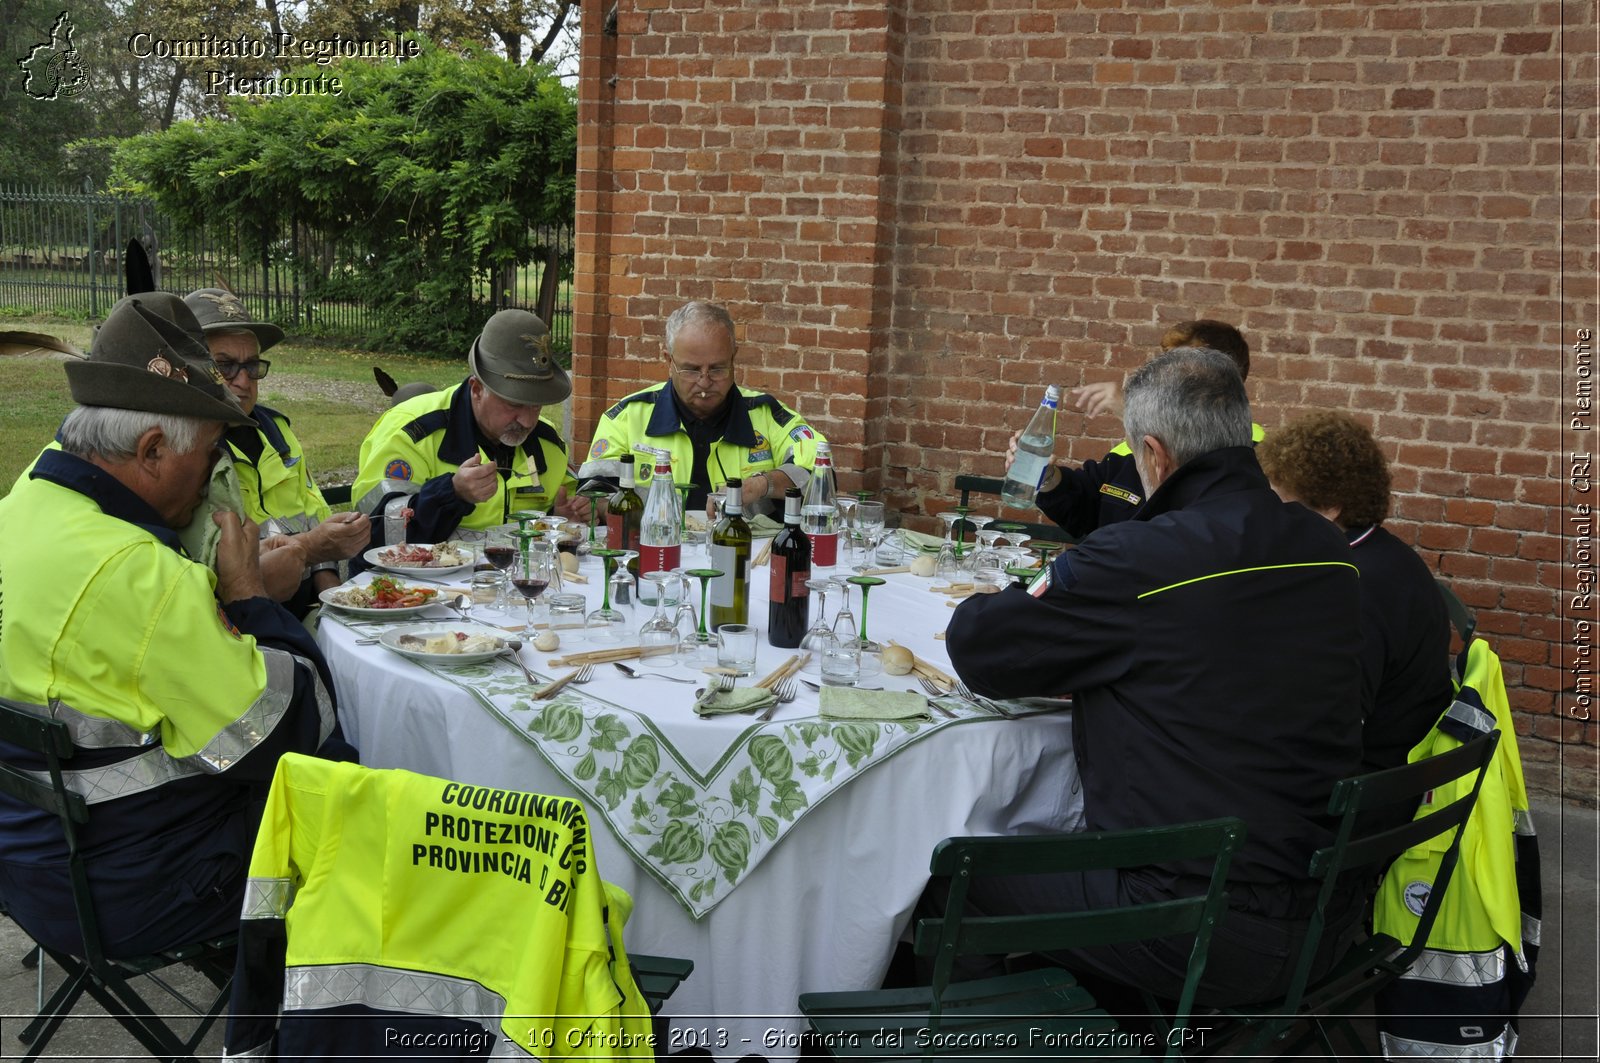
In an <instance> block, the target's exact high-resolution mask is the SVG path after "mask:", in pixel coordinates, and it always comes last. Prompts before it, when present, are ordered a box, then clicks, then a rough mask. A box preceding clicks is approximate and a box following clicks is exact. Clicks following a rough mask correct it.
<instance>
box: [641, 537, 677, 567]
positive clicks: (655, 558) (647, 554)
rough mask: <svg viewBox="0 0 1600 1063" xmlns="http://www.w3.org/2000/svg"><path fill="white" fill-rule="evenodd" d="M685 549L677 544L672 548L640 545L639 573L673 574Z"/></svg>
mask: <svg viewBox="0 0 1600 1063" xmlns="http://www.w3.org/2000/svg"><path fill="white" fill-rule="evenodd" d="M682 553H683V547H681V546H679V545H678V544H677V543H673V544H672V545H671V546H645V545H644V544H643V543H640V544H639V571H640V572H671V571H672V570H673V569H675V568H677V567H678V565H679V563H680V561H679V558H680V557H681V555H682Z"/></svg>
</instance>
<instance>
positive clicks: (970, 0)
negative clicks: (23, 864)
mask: <svg viewBox="0 0 1600 1063" xmlns="http://www.w3.org/2000/svg"><path fill="white" fill-rule="evenodd" d="M609 6H610V0H586V3H585V8H584V25H585V38H584V55H583V62H582V70H581V90H580V92H581V106H580V139H581V148H580V193H579V208H578V213H579V220H578V227H579V233H580V236H579V260H578V279H577V288H578V293H579V294H578V296H577V300H576V310H577V335H576V338H575V346H576V363H577V367H576V368H577V373H578V376H579V382H578V391H579V394H580V395H582V396H584V399H582V400H580V401H579V402H578V404H577V408H576V413H577V427H576V434H577V437H578V446H579V448H580V449H581V448H583V447H586V445H587V435H588V432H589V431H590V429H591V428H592V425H593V422H594V419H595V418H596V417H597V416H598V414H599V413H600V412H601V411H602V410H603V409H604V408H605V406H606V405H607V404H608V403H609V402H610V401H612V400H614V399H615V398H617V397H618V396H620V395H622V394H625V393H626V392H627V391H629V390H631V389H633V388H635V387H637V386H639V385H640V384H641V383H642V382H646V381H654V380H658V379H660V376H661V371H662V361H661V358H662V356H661V350H660V336H661V319H662V318H663V317H664V316H665V314H666V313H668V312H670V311H671V310H672V309H673V308H674V307H676V306H677V305H678V304H679V303H681V302H682V301H684V300H685V299H689V298H711V299H715V300H718V301H721V302H723V303H725V304H727V305H728V307H729V308H730V310H731V311H732V312H733V314H734V317H735V318H736V319H737V320H738V321H740V322H741V325H742V328H743V335H742V337H741V342H742V348H741V355H740V360H741V363H742V365H743V366H744V368H743V370H742V372H743V377H742V379H743V380H745V381H746V382H749V383H753V384H756V385H758V386H762V387H766V388H768V389H771V390H773V391H775V392H776V393H777V394H778V395H780V396H781V397H783V398H784V399H785V400H788V401H794V402H797V403H798V404H799V405H800V406H801V408H803V409H804V410H805V411H806V413H807V414H808V416H810V417H811V418H812V419H813V420H814V421H815V422H816V423H817V424H818V426H819V427H820V428H821V429H822V430H823V431H824V432H825V433H826V434H827V435H828V436H829V437H830V438H832V439H835V440H837V441H838V442H839V443H840V444H842V446H841V450H842V454H841V461H840V463H839V464H840V466H841V468H842V469H843V470H844V471H845V475H844V477H843V478H844V479H845V480H846V482H847V486H855V482H856V481H858V480H859V481H861V482H864V483H865V485H866V486H868V487H870V488H873V489H875V490H882V491H884V492H885V493H886V496H887V497H888V498H889V499H890V501H891V502H892V503H893V504H895V505H897V506H899V507H900V508H901V509H902V511H903V512H904V513H905V514H906V520H907V522H908V523H910V524H913V525H916V524H918V523H919V522H921V523H923V525H924V526H928V522H927V521H926V519H925V518H924V517H921V516H919V515H924V514H927V513H931V512H935V511H937V510H939V509H942V508H946V507H948V505H949V504H950V503H951V499H952V497H953V488H952V481H953V478H954V476H955V474H956V473H957V472H958V471H977V472H983V473H988V474H991V475H998V474H999V472H1000V469H1001V464H1002V459H1001V458H1000V457H999V453H1000V452H1001V451H1003V449H1004V445H1005V440H1006V437H1007V436H1008V435H1009V433H1010V432H1011V431H1012V430H1013V429H1014V428H1015V427H1017V426H1019V425H1020V423H1021V422H1022V421H1023V420H1024V419H1025V418H1026V417H1027V412H1026V410H1027V408H1030V407H1031V406H1032V405H1034V404H1036V403H1037V401H1038V398H1039V396H1040V394H1041V392H1042V390H1043V387H1044V385H1045V384H1046V383H1047V382H1057V383H1060V384H1063V385H1067V386H1072V385H1076V384H1078V383H1081V382H1087V381H1093V380H1105V379H1118V378H1120V377H1121V375H1122V374H1123V373H1124V372H1126V371H1127V370H1128V369H1130V368H1132V367H1133V366H1136V365H1138V364H1140V363H1141V362H1142V361H1143V360H1144V359H1145V358H1146V357H1148V355H1149V353H1150V352H1151V351H1153V350H1154V349H1155V346H1156V342H1157V339H1158V337H1159V336H1160V333H1161V331H1162V329H1163V323H1166V322H1171V321H1174V320H1178V319H1182V318H1187V317H1200V316H1206V317H1217V318H1221V319H1223V320H1228V321H1232V322H1235V323H1237V324H1239V325H1240V326H1241V327H1242V329H1243V330H1244V332H1245V334H1246V335H1247V336H1248V338H1249V339H1250V341H1251V345H1252V348H1253V351H1254V355H1253V361H1252V371H1251V376H1250V381H1249V390H1250V394H1251V399H1252V402H1253V404H1254V407H1255V413H1256V419H1257V420H1258V421H1260V422H1261V423H1262V424H1264V425H1266V426H1267V427H1268V429H1269V430H1270V429H1271V427H1272V426H1274V425H1276V424H1280V423H1283V422H1285V421H1287V420H1289V419H1292V418H1293V417H1294V416H1296V415H1297V414H1299V413H1301V412H1303V411H1305V410H1307V409H1310V408H1315V407H1325V406H1334V407H1343V408H1347V409H1350V410H1352V411H1354V412H1355V413H1356V414H1357V415H1358V416H1360V417H1361V418H1362V419H1363V420H1365V421H1366V422H1367V423H1369V424H1370V425H1371V426H1372V427H1373V429H1374V430H1375V431H1376V433H1377V434H1378V436H1379V438H1380V439H1381V440H1382V441H1383V443H1384V445H1385V447H1386V448H1387V451H1388V453H1389V455H1390V457H1391V460H1392V462H1393V466H1394V474H1395V489H1396V505H1395V515H1394V517H1393V519H1392V520H1391V522H1390V524H1389V527H1390V528H1391V530H1393V531H1394V532H1395V533H1396V534H1398V535H1400V536H1401V537H1402V538H1404V539H1406V540H1408V541H1410V542H1413V543H1414V544H1416V546H1417V548H1418V549H1419V551H1420V552H1421V553H1422V554H1423V556H1424V557H1425V558H1426V559H1427V561H1428V562H1429V564H1430V565H1431V566H1432V567H1433V568H1434V569H1435V570H1436V571H1437V572H1438V573H1440V574H1441V575H1443V576H1445V577H1446V578H1448V579H1449V580H1450V581H1451V583H1452V584H1453V586H1454V587H1455V589H1456V591H1457V593H1458V594H1459V595H1460V596H1461V597H1462V598H1463V600H1465V601H1466V602H1467V603H1468V605H1469V606H1471V607H1472V608H1473V609H1475V610H1476V612H1477V614H1478V617H1479V624H1480V629H1481V630H1482V631H1483V632H1485V633H1486V634H1487V635H1489V636H1490V637H1492V639H1493V640H1494V642H1495V644H1496V646H1497V648H1498V649H1499V651H1500V653H1501V656H1502V657H1503V659H1504V660H1505V662H1506V669H1507V681H1508V686H1509V687H1510V688H1511V697H1512V699H1513V703H1514V706H1515V707H1516V708H1517V709H1518V710H1519V713H1520V716H1519V730H1521V731H1522V732H1523V733H1524V738H1523V757H1524V760H1525V762H1526V763H1527V766H1528V772H1529V775H1530V779H1531V782H1532V785H1534V786H1536V787H1538V788H1539V789H1542V790H1544V791H1546V792H1566V793H1569V794H1572V795H1583V794H1588V795H1591V797H1592V795H1593V794H1594V792H1595V763H1596V759H1595V751H1596V745H1597V743H1600V731H1597V728H1596V727H1595V726H1594V725H1592V724H1589V723H1586V722H1584V721H1582V720H1579V719H1576V718H1574V714H1575V713H1577V712H1579V711H1582V707H1581V706H1580V705H1579V703H1578V702H1577V701H1576V700H1575V699H1574V698H1573V697H1572V696H1571V690H1572V686H1573V672H1572V667H1573V666H1574V665H1575V664H1579V663H1583V661H1581V660H1580V659H1579V658H1577V656H1576V655H1577V654H1578V653H1579V652H1580V651H1581V650H1582V649H1583V648H1584V647H1583V646H1581V645H1575V644H1572V643H1571V642H1569V638H1570V636H1571V635H1572V634H1573V633H1574V623H1575V621H1576V620H1577V619H1583V618H1585V617H1586V618H1587V619H1588V620H1590V621H1591V622H1593V621H1594V619H1595V614H1594V609H1593V607H1592V605H1591V606H1587V607H1586V608H1581V609H1577V610H1576V611H1575V610H1574V609H1573V608H1572V607H1571V602H1570V600H1569V599H1570V598H1571V592H1572V589H1573V587H1574V584H1575V579H1577V578H1581V571H1580V569H1579V568H1578V566H1576V565H1575V564H1574V563H1573V561H1574V553H1573V551H1574V550H1575V549H1576V545H1575V543H1574V542H1573V541H1572V540H1571V539H1564V538H1563V527H1564V525H1566V524H1568V523H1569V518H1570V517H1571V516H1572V514H1573V513H1574V512H1575V510H1574V509H1573V505H1574V503H1576V502H1577V501H1580V500H1581V499H1580V498H1578V497H1577V495H1576V490H1575V488H1573V487H1571V485H1570V484H1569V479H1570V478H1569V475H1568V473H1569V468H1568V466H1569V455H1570V454H1571V453H1572V452H1574V451H1582V450H1592V449H1593V448H1592V447H1591V446H1590V445H1589V443H1588V441H1587V437H1585V436H1583V435H1582V434H1581V433H1566V434H1565V437H1564V431H1563V427H1564V425H1566V424H1567V418H1568V415H1569V412H1570V411H1569V409H1568V408H1569V407H1570V406H1571V404H1572V393H1573V388H1574V379H1573V363H1572V359H1573V355H1572V354H1570V353H1569V345H1570V344H1572V343H1573V342H1574V339H1575V336H1576V334H1577V329H1578V328H1579V327H1588V328H1593V327H1594V326H1595V318H1596V301H1595V286H1594V278H1595V275H1596V260H1595V246H1596V228H1595V216H1596V196H1595V182H1594V173H1595V166H1596V161H1597V160H1596V158H1595V141H1596V132H1597V131H1596V108H1595V84H1596V48H1595V38H1596V24H1595V10H1594V5H1593V4H1592V3H1588V2H1581V0H1570V2H1567V3H1564V4H1563V3H1560V2H1546V3H1539V2H1501V3H1490V2H1478V0H1420V2H1419V0H1409V2H1405V3H1384V2H1369V0H1325V2H1322V3H1317V4H1311V3H1298V4H1286V3H1267V2H1255V3H1250V2H1226V0H1165V2H1162V0H1099V2H1094V0H1083V2H1080V3H1072V2H1065V0H1063V2H1056V3H1047V2H1045V0H1014V2H1007V0H982V2H979V0H877V2H857V3H851V2H847V0H811V2H798V0H792V2H790V0H785V2H780V0H759V2H758V0H725V2H715V0H620V3H619V5H618V17H617V20H616V31H617V32H616V35H615V36H609V35H607V34H606V33H605V32H604V31H603V29H602V24H603V21H604V15H605V11H606V9H607V8H609ZM1563 19H1565V26H1564V27H1563ZM1563 182H1565V188H1563ZM1062 429H1063V433H1064V436H1066V437H1067V439H1068V442H1067V443H1066V444H1065V445H1064V448H1063V449H1064V452H1065V455H1066V456H1069V457H1072V458H1076V459H1083V458H1091V457H1098V456H1099V455H1100V454H1102V453H1104V451H1105V450H1106V448H1107V446H1108V444H1109V443H1110V442H1111V441H1114V440H1115V439H1116V438H1117V437H1118V435H1119V433H1120V429H1119V426H1118V425H1117V424H1116V423H1115V422H1114V421H1113V420H1110V419H1097V420H1094V421H1092V422H1085V420H1084V419H1083V418H1082V417H1081V416H1079V415H1077V414H1075V413H1070V414H1067V415H1065V416H1064V417H1063V418H1062ZM1585 497H1586V496H1585ZM1566 530H1567V531H1569V532H1570V531H1572V527H1568V528H1567V529H1566ZM1564 591H1565V593H1564ZM1577 613H1581V614H1583V616H1578V615H1576V614H1577ZM1590 630H1593V629H1592V628H1591V629H1590ZM1563 691H1566V692H1567V693H1566V694H1563Z"/></svg>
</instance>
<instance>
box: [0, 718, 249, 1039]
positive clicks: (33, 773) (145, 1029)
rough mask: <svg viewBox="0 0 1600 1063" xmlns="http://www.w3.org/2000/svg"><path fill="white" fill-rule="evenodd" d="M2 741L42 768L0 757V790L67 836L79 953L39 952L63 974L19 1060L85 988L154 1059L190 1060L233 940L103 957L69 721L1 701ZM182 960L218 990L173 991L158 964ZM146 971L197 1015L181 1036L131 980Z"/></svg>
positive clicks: (220, 999) (224, 995) (221, 1000)
mask: <svg viewBox="0 0 1600 1063" xmlns="http://www.w3.org/2000/svg"><path fill="white" fill-rule="evenodd" d="M0 741H4V742H6V743H8V744H10V745H12V746H15V747H18V748H21V749H24V750H27V751H28V752H29V753H31V754H33V755H34V756H35V757H37V758H38V759H39V760H40V761H42V762H43V763H44V765H45V767H44V769H43V770H42V771H39V770H32V769H28V768H24V767H21V766H18V765H16V764H12V763H9V762H7V761H3V760H0V791H4V792H5V793H7V794H9V795H10V796H12V797H14V798H16V799H18V800H20V801H24V802H26V803H27V804H30V805H32V806H33V807H35V808H37V809H40V810H41V811H44V812H47V813H49V814H51V815H53V816H56V817H57V819H59V821H60V823H61V829H62V832H63V833H64V834H65V836H66V844H67V852H68V873H69V875H70V879H71V883H72V900H73V906H74V908H75V909H76V912H77V916H78V927H79V930H80V931H81V933H82V935H83V954H82V955H81V956H77V955H70V954H67V953H63V952H59V951H57V950H56V949H44V950H43V951H44V953H45V955H47V956H49V957H50V958H51V959H53V960H54V961H55V962H56V963H57V964H59V965H60V966H61V968H62V970H63V971H65V972H66V978H65V979H64V980H63V982H62V983H61V985H60V987H59V988H57V990H56V991H55V993H54V994H52V996H51V997H50V999H49V1000H48V1001H46V1002H45V1004H44V1007H43V1008H41V1009H40V1011H39V1014H38V1015H37V1016H36V1017H35V1018H34V1019H33V1021H32V1022H30V1023H28V1024H27V1025H26V1026H25V1027H24V1028H23V1029H22V1030H21V1032H20V1033H19V1034H18V1037H19V1039H20V1040H21V1041H22V1042H23V1043H24V1044H26V1045H28V1053H27V1055H25V1056H24V1057H23V1058H24V1059H35V1058H37V1057H38V1056H39V1054H40V1053H42V1052H43V1051H44V1049H45V1047H46V1045H48V1044H49V1041H50V1038H51V1037H52V1036H54V1034H55V1032H56V1030H57V1029H58V1028H59V1027H60V1025H61V1023H62V1022H63V1021H64V1020H65V1019H66V1018H67V1017H68V1016H69V1015H70V1014H71V1013H72V1009H73V1007H74V1006H75V1005H76V1004H77V1002H78V1000H79V999H80V998H82V997H83V995H84V994H85V993H87V994H88V995H89V996H90V997H91V998H93V999H94V1000H95V1001H96V1002H97V1003H99V1005H100V1006H101V1007H102V1008H104V1009H105V1011H106V1013H107V1014H109V1015H110V1016H112V1017H113V1018H115V1019H116V1020H117V1021H118V1022H119V1023H121V1024H122V1026H123V1028H124V1029H126V1030H127V1031H128V1033H129V1034H131V1035H132V1036H133V1037H134V1038H135V1039H136V1040H137V1041H138V1042H139V1043H140V1044H141V1045H143V1046H144V1048H145V1049H146V1050H148V1051H149V1052H150V1053H151V1054H152V1055H154V1056H156V1057H158V1058H180V1059H188V1058H192V1057H193V1054H194V1050H195V1048H196V1047H197V1046H198V1045H199V1044H200V1042H201V1041H202V1040H204V1039H205V1035H206V1033H207V1032H208V1031H209V1030H210V1029H211V1026H212V1024H213V1023H215V1022H216V1020H217V1018H218V1016H220V1015H221V1014H222V1009H223V1008H224V1007H225V1006H226V1005H227V1002H228V989H229V986H230V985H231V982H232V978H233V958H234V937H233V935H228V936H227V937H224V938H218V939H214V940H211V941H197V942H193V943H190V944H186V945H183V946H181V947H178V948H174V949H170V950H167V951H165V952H162V953H157V954H152V955H147V956H136V957H119V958H116V959H111V958H108V957H107V956H106V954H105V949H104V946H103V945H102V943H101V940H100V920H99V917H98V915H97V913H96V912H95V907H94V900H93V898H92V897H91V896H90V892H89V869H88V864H87V862H86V860H85V857H84V854H83V852H82V849H81V847H80V845H79V838H78V832H79V830H80V829H81V828H82V827H83V826H84V824H86V823H88V822H89V815H90V811H89V805H88V803H87V802H86V801H85V800H84V799H83V797H82V796H81V795H79V794H77V793H74V792H73V791H72V790H71V789H69V787H68V785H67V779H66V774H65V765H66V764H67V762H69V761H70V760H71V759H72V757H73V755H74V753H75V749H74V747H73V744H72V736H71V733H70V731H69V730H68V729H67V725H66V724H65V723H63V722H61V721H60V720H56V719H52V718H51V717H50V716H49V714H48V712H47V711H46V710H45V709H44V708H43V707H42V706H30V705H25V704H22V703H20V702H15V701H11V700H8V699H4V698H0ZM178 964H185V965H188V966H190V967H193V968H195V969H196V970H198V971H200V972H201V973H202V974H204V975H205V976H206V977H207V978H208V979H210V981H211V983H212V985H213V986H214V987H215V989H216V994H215V996H214V997H212V998H211V999H210V1000H208V1001H204V1002H202V1003H200V1004H195V1003H192V1002H190V1001H188V1000H187V999H185V998H183V997H182V996H179V995H178V994H176V993H175V992H174V991H173V990H171V989H170V988H169V987H167V986H166V985H165V983H163V982H160V981H159V979H157V978H156V973H157V972H159V971H161V970H162V969H164V968H168V967H172V966H175V965H178ZM140 975H148V976H150V977H151V978H152V979H153V980H156V981H157V984H158V985H160V986H161V987H162V988H163V989H166V990H167V991H168V992H169V993H173V995H174V996H177V999H178V1000H179V1001H180V1002H182V1003H183V1004H184V1005H185V1006H186V1007H188V1008H190V1009H191V1010H193V1011H194V1012H196V1014H197V1015H198V1016H199V1022H198V1023H197V1025H196V1027H195V1028H194V1030H192V1031H191V1032H190V1034H189V1036H188V1037H187V1038H183V1037H180V1036H179V1035H178V1034H177V1033H176V1032H175V1031H174V1030H173V1029H172V1028H171V1027H170V1026H168V1025H167V1024H166V1022H165V1021H164V1020H163V1018H162V1017H161V1013H160V1012H159V1011H157V1010H156V1009H155V1008H152V1007H151V1006H150V1005H149V1004H147V1003H146V1002H145V1000H144V998H143V997H141V996H140V995H139V993H138V991H137V990H136V989H135V988H134V987H133V985H132V984H131V980H132V979H134V978H136V977H138V976H140Z"/></svg>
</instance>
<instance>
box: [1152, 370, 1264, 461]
mask: <svg viewBox="0 0 1600 1063" xmlns="http://www.w3.org/2000/svg"><path fill="white" fill-rule="evenodd" d="M1122 390H1123V399H1122V428H1123V431H1124V432H1126V433H1127V440H1128V444H1129V445H1130V446H1132V447H1134V448H1135V451H1136V452H1137V449H1138V446H1139V441H1140V440H1142V439H1143V438H1144V437H1145V436H1147V435H1148V436H1155V437H1156V438H1157V439H1159V440H1161V442H1162V443H1163V444H1165V445H1166V448H1167V450H1168V451H1169V452H1170V453H1171V455H1172V459H1173V461H1175V462H1176V463H1177V464H1179V465H1182V464H1184V463H1185V462H1187V461H1190V460H1192V459H1194V458H1198V457H1199V456H1200V455H1202V454H1209V453H1211V452H1212V451H1213V450H1221V449H1222V448H1223V447H1246V446H1249V445H1250V400H1249V398H1248V397H1246V395H1245V391H1244V378H1243V377H1241V376H1240V375H1239V367H1238V366H1237V365H1235V364H1234V361H1233V359H1232V358H1229V357H1228V356H1227V355H1225V354H1223V353H1222V352H1221V351H1217V350H1213V349H1212V348H1210V347H1177V348H1174V349H1173V350H1170V351H1167V352H1166V353H1164V354H1160V355H1157V356H1156V357H1154V358H1152V359H1150V361H1148V362H1146V363H1145V364H1144V365H1142V366H1140V367H1139V368H1138V369H1135V370H1134V371H1133V372H1132V373H1130V374H1129V375H1128V381H1127V383H1126V384H1125V385H1124V386H1123V389H1122Z"/></svg>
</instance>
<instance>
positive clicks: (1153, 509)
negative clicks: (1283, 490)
mask: <svg viewBox="0 0 1600 1063" xmlns="http://www.w3.org/2000/svg"><path fill="white" fill-rule="evenodd" d="M1241 490H1270V488H1269V487H1268V485H1267V475H1266V473H1264V472H1262V471H1261V465H1260V463H1259V462H1257V461H1256V450H1255V444H1253V443H1252V444H1250V445H1249V446H1243V447H1222V448H1221V449H1219V450H1213V451H1211V452H1210V453H1208V454H1202V455H1200V456H1199V457H1198V458H1193V459H1191V460H1189V461H1186V462H1184V463H1183V464H1182V465H1181V466H1179V467H1178V469H1177V470H1176V471H1174V472H1173V473H1172V475H1170V476H1168V477H1167V478H1166V479H1165V480H1164V481H1162V483H1161V486H1160V487H1157V488H1156V489H1155V491H1154V492H1152V493H1151V495H1150V497H1149V498H1148V499H1146V500H1145V503H1144V505H1143V506H1141V507H1140V508H1139V511H1138V512H1137V513H1136V514H1134V518H1133V519H1135V520H1149V519H1150V518H1152V517H1155V516H1159V515H1160V514H1162V513H1166V512H1169V511H1171V510H1176V509H1183V508H1184V507H1185V506H1188V505H1190V504H1191V503H1193V502H1195V501H1197V500H1198V499H1199V498H1201V497H1202V496H1204V495H1212V494H1223V493H1228V492H1233V491H1241Z"/></svg>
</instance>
